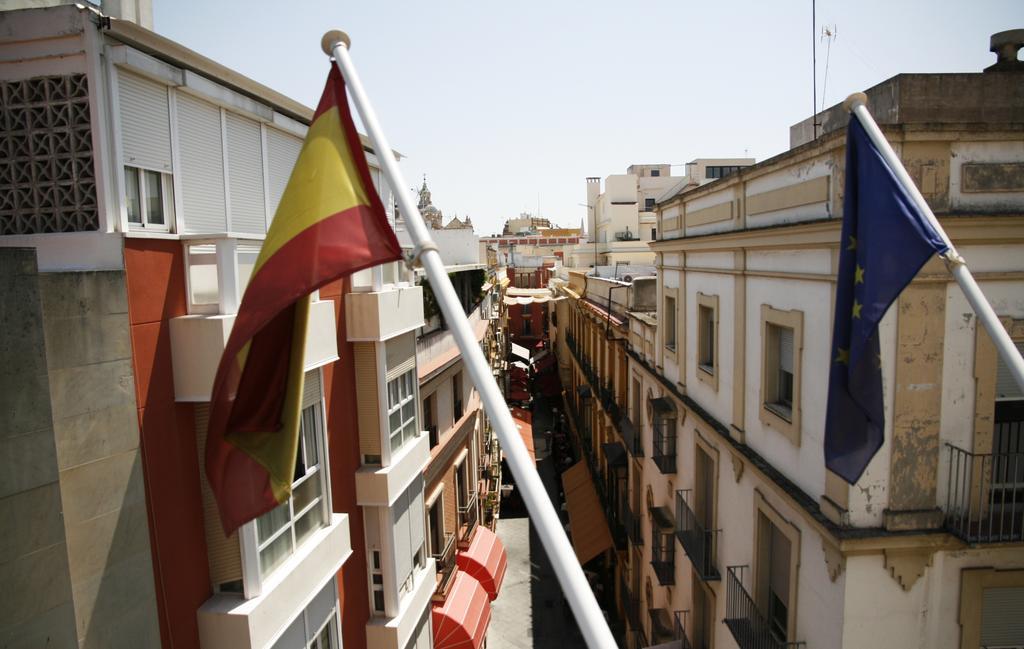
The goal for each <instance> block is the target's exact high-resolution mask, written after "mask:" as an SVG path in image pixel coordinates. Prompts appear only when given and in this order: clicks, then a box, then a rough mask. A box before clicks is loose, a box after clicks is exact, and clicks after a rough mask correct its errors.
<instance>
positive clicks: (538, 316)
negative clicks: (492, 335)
mask: <svg viewBox="0 0 1024 649" xmlns="http://www.w3.org/2000/svg"><path fill="white" fill-rule="evenodd" d="M523 313H529V314H530V320H531V323H530V330H531V332H530V333H529V334H527V333H525V332H524V331H523V321H524V320H525V318H523ZM545 318H547V303H540V304H537V303H534V304H527V305H522V304H512V305H509V307H508V325H509V326H508V330H509V339H510V340H511V341H513V342H517V341H524V340H525V341H531V340H532V341H537V340H539V339H541V338H543V337H544V319H545Z"/></svg>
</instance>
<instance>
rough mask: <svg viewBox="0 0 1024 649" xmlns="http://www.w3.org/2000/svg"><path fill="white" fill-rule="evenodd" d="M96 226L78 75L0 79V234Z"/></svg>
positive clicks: (85, 109)
mask: <svg viewBox="0 0 1024 649" xmlns="http://www.w3.org/2000/svg"><path fill="white" fill-rule="evenodd" d="M97 229H99V215H98V213H97V209H96V176H95V173H94V171H93V159H92V132H91V129H90V125H89V85H88V83H87V81H86V77H85V75H83V74H74V75H68V76H63V77H38V78H35V79H25V80H23V81H7V82H0V235H4V234H38V233H44V232H80V231H85V230H97Z"/></svg>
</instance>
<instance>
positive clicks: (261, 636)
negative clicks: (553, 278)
mask: <svg viewBox="0 0 1024 649" xmlns="http://www.w3.org/2000/svg"><path fill="white" fill-rule="evenodd" d="M26 48H30V49H31V51H32V52H34V53H35V54H34V55H33V56H31V57H27V58H26V57H25V55H24V53H25V52H26V51H27V50H26ZM0 53H2V55H3V57H4V60H6V61H8V62H9V63H8V65H6V66H4V69H3V71H2V77H0V93H2V96H3V120H4V121H3V124H2V127H0V128H2V134H3V138H2V140H3V146H4V147H6V148H5V150H4V156H3V163H2V164H0V167H2V169H0V203H2V205H0V266H2V268H3V272H2V273H0V275H2V280H0V281H2V286H3V296H4V297H5V303H6V304H10V305H12V308H10V309H5V311H4V313H5V315H4V316H3V320H4V323H5V324H4V326H3V327H0V337H2V338H3V340H4V343H3V350H4V356H3V357H4V372H3V374H2V376H3V385H4V390H3V393H4V397H3V403H4V404H5V405H4V412H5V413H6V414H5V425H4V426H3V430H2V434H0V448H2V452H0V457H3V458H5V461H6V462H8V465H7V468H8V470H7V471H6V474H7V475H8V476H9V477H8V478H7V479H5V480H4V482H3V485H2V486H0V520H3V521H5V522H10V523H11V524H9V525H5V526H4V528H5V530H7V531H8V541H7V542H8V545H7V547H8V553H7V558H6V559H5V560H4V561H3V562H0V576H2V578H3V581H4V583H5V584H7V585H8V587H7V589H6V592H7V593H8V594H9V595H8V596H9V599H8V600H7V606H5V607H4V610H5V613H3V614H2V615H0V644H3V645H4V646H9V647H37V646H44V645H45V646H53V647H73V646H79V647H104V648H107V647H132V648H138V647H159V646H165V647H171V646H173V647H186V648H187V647H197V648H198V647H217V648H218V649H220V648H225V647H261V648H271V647H273V648H281V649H284V648H291V647H317V648H318V649H324V648H327V647H340V646H342V645H344V646H349V647H363V646H372V647H396V648H403V649H404V648H407V647H418V648H423V647H430V646H434V640H435V635H436V633H435V632H436V631H437V627H436V621H437V619H438V618H437V617H436V602H434V601H433V598H434V597H435V593H436V591H437V574H438V571H439V569H438V568H436V567H435V563H436V562H435V559H434V555H435V554H438V553H436V552H435V548H436V546H435V545H432V542H431V539H430V538H429V536H428V533H429V532H430V530H431V528H430V527H429V526H428V522H429V520H430V515H431V513H430V510H429V508H428V507H427V506H426V503H425V498H427V497H429V496H430V495H431V492H430V491H428V489H436V481H432V475H431V474H430V472H431V467H432V466H435V464H433V460H434V459H435V458H434V457H433V456H432V452H433V453H434V454H435V455H436V453H437V448H435V446H436V444H432V443H431V437H432V435H431V433H430V432H429V431H428V430H427V427H426V426H424V425H423V421H424V419H425V414H424V413H423V412H421V411H420V408H421V407H422V403H421V399H420V395H419V391H420V388H421V378H429V376H428V374H429V371H430V369H431V368H430V367H425V370H424V371H425V372H427V374H424V373H421V369H420V368H421V363H420V362H419V361H418V355H420V354H423V353H424V350H423V349H421V345H420V344H418V343H419V340H418V338H419V332H420V331H421V330H422V328H423V327H424V325H425V324H426V322H425V319H424V297H423V295H424V293H423V287H422V286H420V285H418V282H417V280H416V277H415V273H413V272H412V271H410V270H408V269H407V268H406V267H405V265H404V264H402V263H392V264H386V265H383V266H380V267H377V268H374V269H369V270H366V271H362V272H360V273H357V274H355V275H353V276H352V277H351V278H347V279H345V280H343V281H338V282H335V283H333V284H330V285H328V286H325V287H322V288H321V289H320V290H319V291H318V292H317V294H315V295H314V299H313V303H312V306H311V313H310V325H309V331H308V342H307V348H306V367H305V369H306V392H305V394H304V397H303V419H302V422H303V423H302V435H301V442H300V450H299V457H298V461H297V465H298V469H297V472H296V479H295V483H294V485H293V495H292V498H291V499H290V500H289V502H288V503H286V504H284V505H282V506H281V507H279V508H277V509H275V510H273V511H271V512H269V513H267V514H265V515H264V516H261V517H260V518H258V519H257V520H255V521H253V522H251V523H249V524H247V525H245V526H243V527H242V528H241V529H239V530H238V532H236V533H234V534H232V535H231V536H229V537H226V536H225V535H224V533H223V531H222V528H221V525H220V521H219V518H218V516H217V512H216V506H215V503H214V500H213V497H212V494H211V492H210V489H209V487H208V485H207V483H206V479H205V476H204V475H203V464H204V463H203V456H204V447H205V434H206V422H207V418H208V413H209V403H208V402H209V399H210V390H211V387H212V383H213V376H214V373H215V371H216V368H217V363H218V360H219V358H220V355H221V352H222V350H223V348H224V344H225V342H226V340H227V337H228V334H229V333H230V329H231V325H232V323H233V322H234V318H235V316H236V314H237V311H238V305H239V302H240V299H241V296H242V294H243V293H244V290H245V286H246V283H247V281H248V277H249V274H250V273H251V270H252V265H253V263H254V261H255V259H256V255H257V254H258V251H259V247H260V245H261V244H262V240H263V238H264V236H265V234H266V231H267V227H268V225H269V223H270V221H271V219H272V218H273V215H274V211H275V209H276V207H277V203H278V202H279V201H280V199H281V194H282V192H283V191H284V187H285V185H286V183H287V180H288V176H289V174H290V172H291V167H292V165H293V163H294V161H295V159H296V158H297V156H298V153H299V150H300V149H301V147H302V142H303V137H304V136H305V133H306V128H307V125H308V123H309V121H310V119H311V118H312V114H313V113H312V111H311V110H310V109H308V108H307V107H305V106H302V105H300V104H298V103H296V102H294V101H292V100H290V99H288V98H287V97H284V96H282V95H279V94H278V93H275V92H274V91H272V90H270V89H268V88H265V87H263V86H260V85H259V84H257V83H255V82H253V81H251V80H250V79H247V78H245V77H243V76H241V75H239V74H238V73H236V72H233V71H232V70H229V69H227V68H225V67H223V66H221V65H219V64H218V63H216V62H214V61H211V60H209V59H206V58H204V57H202V56H200V55H198V54H196V53H194V52H191V51H189V50H187V49H186V48H184V47H182V46H181V45H179V44H177V43H174V42H172V41H169V40H167V39H165V38H163V37H161V36H159V35H158V34H155V33H153V32H152V31H150V30H148V29H145V28H143V27H140V26H139V25H137V24H134V23H132V22H126V21H123V20H118V19H112V18H109V17H107V16H104V15H102V14H101V13H100V12H98V11H96V10H94V9H92V8H88V7H76V6H74V5H64V6H56V7H49V8H43V9H26V10H20V11H11V12H5V13H4V15H3V21H2V25H0ZM363 149H364V151H363V152H364V153H365V154H366V156H367V160H368V162H369V165H370V168H371V176H372V179H373V182H374V184H375V186H376V187H377V188H378V191H379V193H380V194H381V197H382V199H383V202H384V204H385V206H387V209H388V213H389V214H388V216H389V219H393V210H392V208H391V206H392V204H393V200H392V197H391V191H390V188H389V187H388V186H387V183H386V182H383V181H382V179H381V177H380V172H379V169H378V164H377V160H376V157H375V154H374V152H373V151H372V149H371V148H370V147H369V145H368V143H367V142H365V140H364V142H363ZM444 232H445V233H447V235H448V236H449V238H451V239H452V242H450V243H451V244H452V245H459V244H460V243H461V242H462V239H461V238H460V237H462V238H464V237H465V232H466V230H450V231H444ZM471 234H472V233H471V231H470V235H471ZM474 245H475V244H474ZM478 249H479V248H478V247H475V248H474V252H476V251H477V250H478ZM462 284H464V285H466V286H468V284H467V283H466V282H465V281H464V282H462ZM477 293H479V284H478V285H477ZM477 293H474V295H476V294H477ZM467 295H468V293H467ZM431 360H433V359H432V358H425V359H424V365H425V366H426V363H428V362H429V361H431ZM434 369H436V368H434ZM443 369H444V371H445V372H447V371H448V370H449V369H450V368H449V367H447V366H446V367H445V368H443ZM449 385H451V383H449ZM469 386H470V382H469V380H468V378H463V380H462V385H461V387H460V389H453V388H452V387H449V388H448V389H449V394H453V393H458V392H462V393H463V394H464V395H465V396H464V400H465V401H464V404H465V405H464V408H465V413H464V414H463V416H461V417H454V415H453V428H454V429H455V432H452V433H451V434H449V433H448V432H446V431H441V434H442V435H445V434H448V435H449V437H455V436H457V435H458V432H459V431H462V430H464V427H463V426H462V422H464V421H465V420H471V423H472V424H473V425H472V427H471V428H472V434H471V435H470V436H469V437H470V439H469V440H463V442H464V443H463V446H462V448H463V449H466V448H469V449H474V450H473V455H471V456H470V457H471V462H470V461H465V460H464V461H463V464H464V465H465V469H464V474H468V476H469V479H466V480H463V481H462V482H461V483H460V484H459V485H458V487H457V488H456V487H454V486H453V488H452V493H453V494H454V493H456V491H457V490H458V489H459V488H464V491H465V492H467V493H469V494H472V493H478V492H479V490H480V487H479V482H478V481H479V480H480V478H481V472H480V471H479V470H478V469H477V463H478V462H489V460H490V455H488V454H491V455H493V453H495V452H496V446H495V445H494V444H493V442H489V440H487V439H486V438H485V437H484V436H483V433H482V431H481V429H482V428H483V424H482V423H481V422H480V419H481V416H480V410H479V407H478V405H475V404H476V403H477V401H478V400H475V397H474V396H473V392H472V390H471V389H470V387H469ZM439 389H441V388H439ZM450 401H452V408H453V410H454V409H455V408H454V406H455V401H456V399H455V397H454V396H453V397H452V398H451V399H450ZM438 412H440V408H439V409H438ZM454 422H458V423H459V425H454ZM441 446H444V445H441ZM444 448H446V449H447V448H448V447H447V446H444ZM452 448H454V446H452ZM446 452H447V451H446ZM460 453H461V451H460ZM457 455H458V454H457ZM481 458H482V459H481ZM455 459H456V460H458V457H456V458H455ZM470 465H472V466H470ZM19 467H20V468H19ZM450 473H451V472H450V471H449V472H448V473H447V474H446V476H450ZM446 479H448V480H452V481H453V482H455V481H458V478H450V477H446ZM487 484H493V483H487ZM481 497H483V496H478V497H477V498H478V499H479V498H481ZM476 502H477V500H474V501H473V502H469V501H468V500H464V501H462V502H458V501H457V503H456V505H455V506H454V507H452V513H453V514H454V513H456V512H462V513H463V515H464V516H465V517H472V518H473V519H474V520H476V519H477V518H479V513H478V512H477V510H476V509H475V503H476ZM13 521H20V522H19V523H14V522H13ZM453 529H454V528H453ZM463 536H464V540H466V541H469V543H467V544H465V547H464V548H462V551H461V552H460V554H464V555H466V557H467V559H466V560H465V563H466V565H467V568H466V570H465V571H464V572H465V575H463V577H462V578H457V579H456V580H455V583H456V585H455V587H454V588H455V590H456V591H457V592H458V593H459V594H460V596H459V597H457V598H456V597H449V600H451V601H455V600H457V601H460V602H461V601H464V600H465V599H466V598H469V599H472V598H474V597H477V598H478V597H479V593H480V592H485V591H482V589H483V586H481V585H480V583H481V582H480V580H478V579H476V577H471V575H475V574H477V572H478V571H479V568H478V567H476V566H474V565H472V561H471V560H472V559H473V557H475V556H477V555H475V554H473V552H474V547H473V543H472V541H473V540H474V538H475V537H474V536H473V535H472V533H468V534H466V533H464V534H463ZM477 536H481V535H480V533H479V532H477ZM439 554H440V555H442V557H443V555H444V552H443V548H442V551H441V552H440V553H439ZM488 556H489V555H488ZM484 563H485V564H486V561H485V562H484ZM487 565H490V564H487ZM481 579H484V577H481ZM493 582H494V580H493V579H492V581H491V585H492V586H493V585H494V583H493ZM497 583H498V585H500V578H499V579H497ZM485 598H486V601H487V602H489V600H490V596H489V595H487V594H486V593H485ZM488 607H489V604H488ZM478 610H489V608H487V607H483V608H481V607H478ZM473 633H474V634H475V635H474V636H473V637H474V639H475V645H474V646H480V645H481V644H482V642H483V637H484V635H483V634H485V633H486V624H484V625H483V626H482V627H481V626H480V625H477V627H474V630H473ZM437 646H445V645H444V644H442V643H438V644H437Z"/></svg>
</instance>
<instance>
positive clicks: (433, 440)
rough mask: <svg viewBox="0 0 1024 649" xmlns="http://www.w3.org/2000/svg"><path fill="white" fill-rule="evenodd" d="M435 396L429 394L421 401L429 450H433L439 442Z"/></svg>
mask: <svg viewBox="0 0 1024 649" xmlns="http://www.w3.org/2000/svg"><path fill="white" fill-rule="evenodd" d="M436 401H437V395H436V394H434V393H431V394H430V395H429V396H428V397H427V398H426V399H424V400H423V425H424V426H426V427H427V434H428V435H429V436H430V448H434V447H435V446H437V445H438V443H439V442H440V441H441V437H440V434H439V433H438V430H437V411H436V405H435V403H436Z"/></svg>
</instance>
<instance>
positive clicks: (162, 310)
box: [124, 239, 211, 649]
mask: <svg viewBox="0 0 1024 649" xmlns="http://www.w3.org/2000/svg"><path fill="white" fill-rule="evenodd" d="M124 261H125V275H126V279H127V284H128V317H129V322H130V326H131V340H132V369H133V371H134V373H135V390H136V394H135V396H136V401H137V405H138V414H139V435H140V440H139V443H140V447H141V452H142V469H143V477H144V479H145V484H146V508H147V511H148V515H149V541H150V548H151V550H152V555H153V573H154V577H155V580H156V596H157V605H158V607H159V615H160V639H161V645H162V646H163V647H164V648H165V649H172V648H173V649H186V648H192V647H195V648H198V647H199V629H198V625H197V622H196V610H197V609H198V608H199V607H200V606H201V605H202V604H203V602H205V601H206V600H207V599H209V597H210V595H211V590H210V571H209V563H208V561H207V555H206V537H205V533H204V528H203V508H202V496H201V494H200V484H199V455H198V450H197V449H196V431H195V415H194V409H193V407H192V404H188V403H176V402H175V400H174V374H173V369H172V367H171V340H170V330H169V325H168V319H170V318H174V317H177V316H180V315H185V312H186V306H185V304H186V295H185V271H184V267H183V251H182V246H181V242H179V241H162V240H155V239H126V240H125V250H124Z"/></svg>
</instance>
